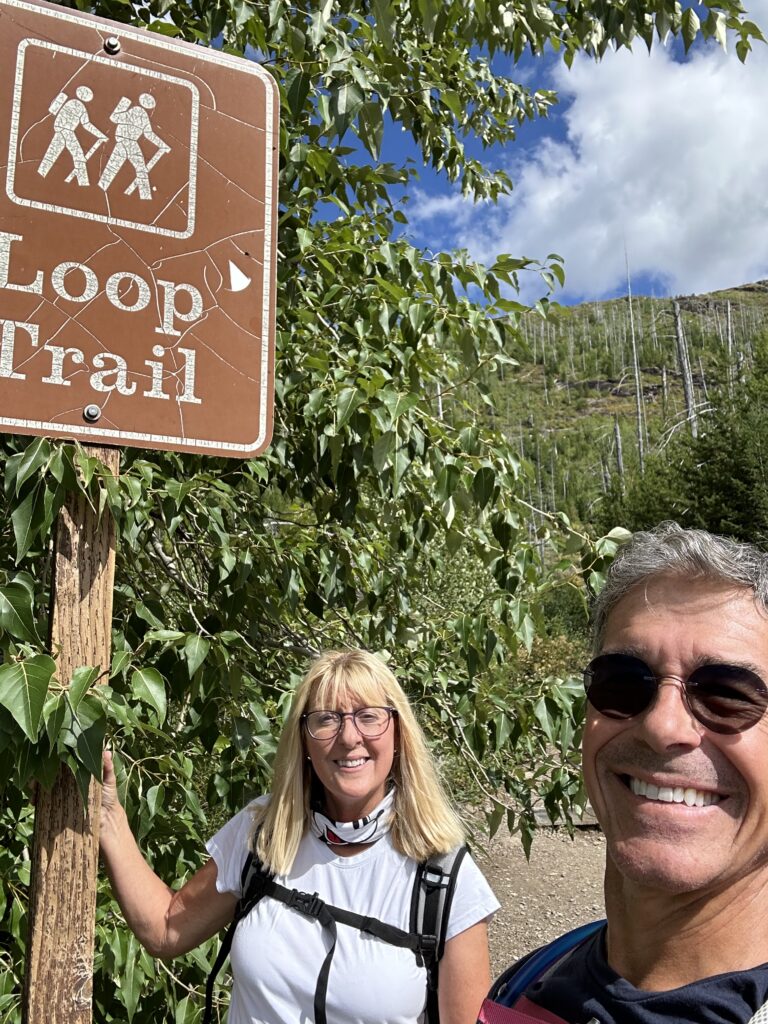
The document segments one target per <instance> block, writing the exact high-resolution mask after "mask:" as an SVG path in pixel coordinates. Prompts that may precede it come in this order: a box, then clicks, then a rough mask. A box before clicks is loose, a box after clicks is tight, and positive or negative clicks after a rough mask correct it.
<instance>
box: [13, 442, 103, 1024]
mask: <svg viewBox="0 0 768 1024" xmlns="http://www.w3.org/2000/svg"><path fill="white" fill-rule="evenodd" d="M86 451H87V452H88V454H89V455H92V456H96V457H98V458H99V459H100V460H101V461H102V462H104V463H105V464H106V466H107V468H108V469H109V470H110V471H111V472H112V473H113V474H114V475H117V472H118V468H119V462H120V453H119V451H118V450H117V449H113V448H89V449H86ZM114 575H115V529H114V522H113V521H112V516H111V514H110V512H109V510H108V509H105V510H104V512H103V513H102V515H101V517H100V518H99V517H98V515H97V513H96V511H95V510H94V509H93V508H92V507H91V506H90V504H89V503H88V501H87V499H86V497H85V495H83V494H82V493H77V494H73V495H72V496H71V497H70V498H69V500H68V501H67V503H66V505H65V506H64V508H63V509H62V510H61V512H60V513H59V517H58V520H57V523H56V534H55V540H54V576H53V590H52V595H51V620H50V621H51V630H50V644H51V651H52V653H53V655H54V657H55V659H56V665H57V674H58V677H59V679H60V680H61V681H62V682H63V683H65V682H66V681H67V680H69V679H71V678H72V673H73V672H74V670H75V669H76V668H78V667H79V666H81V665H92V666H98V667H99V668H100V669H101V671H102V672H103V673H106V672H108V670H109V665H110V657H111V654H110V651H111V627H112V588H113V583H114ZM102 678H104V677H103V676H102ZM100 806H101V789H100V787H99V786H98V785H96V784H95V783H94V782H91V786H90V792H89V796H88V805H87V807H84V806H83V801H82V797H81V795H80V791H79V789H78V786H77V783H76V781H75V778H74V776H73V775H72V773H71V772H70V771H69V769H67V768H61V769H60V771H59V775H58V778H57V780H56V782H55V784H54V786H53V787H52V788H51V789H50V790H45V789H43V788H42V787H41V788H40V789H39V791H38V798H37V802H36V806H35V836H34V843H33V848H32V876H31V885H30V902H29V941H28V945H27V964H26V973H25V978H24V998H23V1021H24V1024H90V1020H91V989H92V981H93V945H94V942H93V939H94V921H95V910H96V874H97V870H98V847H99V810H100Z"/></svg>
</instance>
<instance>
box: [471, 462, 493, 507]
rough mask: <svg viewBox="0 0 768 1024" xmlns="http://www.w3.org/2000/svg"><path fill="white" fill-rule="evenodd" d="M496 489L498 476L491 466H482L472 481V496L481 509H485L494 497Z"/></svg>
mask: <svg viewBox="0 0 768 1024" xmlns="http://www.w3.org/2000/svg"><path fill="white" fill-rule="evenodd" d="M495 487H496V474H495V473H494V471H493V470H492V469H491V468H490V466H481V467H480V469H478V471H477V472H476V473H475V478H474V480H473V481H472V495H473V497H474V499H475V501H476V502H477V504H478V505H479V507H480V508H481V509H482V508H485V506H486V505H487V504H488V502H489V501H490V500H491V498H492V497H493V492H494V490H495Z"/></svg>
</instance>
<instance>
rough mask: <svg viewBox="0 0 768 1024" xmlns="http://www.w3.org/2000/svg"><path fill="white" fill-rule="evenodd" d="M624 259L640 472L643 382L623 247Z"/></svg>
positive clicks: (643, 459) (642, 429)
mask: <svg viewBox="0 0 768 1024" xmlns="http://www.w3.org/2000/svg"><path fill="white" fill-rule="evenodd" d="M624 260H625V263H626V266H627V303H628V306H629V337H630V341H631V342H632V366H633V369H634V371H635V412H636V416H637V461H638V465H639V466H640V472H641V473H642V472H643V470H644V469H645V443H644V442H645V421H644V415H643V414H644V412H645V409H644V408H643V384H642V381H641V379H640V362H639V360H638V358H637V340H636V338H635V317H634V313H633V312H632V285H631V283H630V279H629V259H628V257H627V250H626V248H625V249H624Z"/></svg>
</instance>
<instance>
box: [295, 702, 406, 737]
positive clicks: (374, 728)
mask: <svg viewBox="0 0 768 1024" xmlns="http://www.w3.org/2000/svg"><path fill="white" fill-rule="evenodd" d="M396 714H397V712H396V711H395V709H394V708H358V709H357V711H306V712H305V713H304V714H303V715H302V716H301V720H302V722H303V723H304V725H305V727H306V730H307V732H308V733H309V735H310V736H311V737H312V738H313V739H315V740H330V739H333V737H334V736H337V735H338V734H339V733H340V732H341V726H342V724H343V722H344V719H345V718H351V719H352V721H353V722H354V725H355V728H356V729H357V731H358V732H359V733H360V735H361V736H364V737H365V739H367V740H374V739H376V737H377V736H381V735H383V734H384V733H385V732H386V731H387V726H388V725H389V720H390V718H392V716H393V715H396Z"/></svg>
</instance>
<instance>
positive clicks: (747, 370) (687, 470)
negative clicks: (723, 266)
mask: <svg viewBox="0 0 768 1024" xmlns="http://www.w3.org/2000/svg"><path fill="white" fill-rule="evenodd" d="M767 322H768V281H759V282H756V283H753V284H746V285H743V286H741V287H737V288H733V289H730V290H727V291H719V292H714V293H711V294H708V295H692V296H680V297H678V298H676V299H672V298H670V299H657V298H647V297H634V296H632V297H631V298H630V297H624V298H621V299H615V300H611V301H606V302H594V303H586V304H584V305H580V306H574V307H570V308H565V307H560V308H554V309H553V310H552V311H551V312H550V313H549V316H548V317H547V318H543V317H541V316H538V315H536V314H532V313H529V314H526V315H525V316H524V317H523V318H522V319H521V323H520V340H519V343H518V344H517V346H516V348H515V349H514V350H513V351H512V352H511V355H513V356H514V358H515V359H516V360H517V362H518V363H519V366H518V367H503V368H502V369H501V370H500V371H499V373H498V374H497V375H496V376H495V377H494V379H493V380H490V381H489V382H488V387H489V391H490V393H491V395H492V398H493V401H494V404H495V410H494V413H492V414H490V415H491V418H492V419H493V420H495V425H496V426H497V427H498V428H499V429H501V430H502V431H503V433H504V434H505V435H506V436H507V437H508V438H509V439H510V440H512V441H513V442H514V444H515V445H516V447H517V449H518V451H519V453H520V456H521V458H522V459H523V460H524V464H525V465H526V467H527V469H528V476H527V489H528V498H529V501H530V503H531V505H533V506H535V507H536V508H538V509H540V510H541V511H542V512H555V511H561V512H565V513H566V514H567V515H568V516H569V517H570V518H571V519H572V520H573V521H574V522H577V523H579V524H581V525H584V526H586V527H589V528H595V529H598V530H603V529H609V528H610V526H612V525H616V524H621V525H622V526H627V527H629V528H631V529H633V528H637V527H641V526H647V525H650V524H652V523H653V522H656V521H658V519H659V518H661V517H663V516H665V515H666V516H673V517H674V518H677V519H679V520H680V521H682V522H685V523H687V524H689V525H700V526H705V525H707V526H711V527H712V528H713V529H722V530H724V531H726V532H741V528H742V526H743V527H744V528H745V529H746V530H747V532H748V531H749V529H753V528H756V527H757V528H759V529H762V521H760V522H759V523H758V522H755V520H754V515H755V514H756V507H755V503H756V500H757V496H756V493H755V491H754V483H755V479H756V478H755V474H756V473H759V469H760V464H761V452H762V448H761V446H760V444H759V439H760V437H761V430H760V427H759V421H760V419H761V418H762V404H761V396H762V392H763V391H764V390H765V387H764V385H762V383H761V382H762V381H763V378H764V375H765V372H766V367H765V359H764V355H763V350H764V345H765V338H766V324H767ZM753 420H754V421H755V422H752V421H753ZM748 422H749V423H750V424H751V426H749V427H748ZM734 431H736V432H738V435H739V439H738V441H737V440H736V438H735V437H734ZM742 435H744V436H742ZM747 435H748V436H747ZM726 438H727V439H726ZM734 445H735V447H734ZM752 449H754V450H752ZM718 453H722V457H723V459H724V460H725V462H724V464H723V465H722V466H721V467H720V468H719V469H718V468H717V466H716V465H715V463H716V462H717V459H718ZM747 462H748V463H749V465H747ZM713 475H715V476H722V477H723V479H718V480H717V481H715V480H710V479H709V478H710V477H712V476H713ZM694 480H695V481H696V486H695V487H694V486H693V482H694ZM750 480H751V481H752V482H753V486H752V487H750V484H749V481H750ZM711 487H715V488H716V489H717V492H718V493H717V495H714V496H713V498H712V500H709V499H708V498H707V494H708V493H709V489H710V488H711ZM696 492H698V493H696ZM726 493H727V494H728V495H729V498H728V502H730V503H731V504H734V503H735V504H736V505H737V506H738V505H739V501H741V502H742V503H743V504H745V506H746V507H745V508H743V509H741V518H739V510H738V508H733V507H731V506H730V505H729V506H728V507H726V504H727V502H726V500H725V494H726ZM718 505H719V509H718ZM745 513H748V514H749V516H750V522H747V521H746V519H745ZM742 520H744V521H743V523H742ZM539 521H541V517H539ZM767 535H768V534H767Z"/></svg>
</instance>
